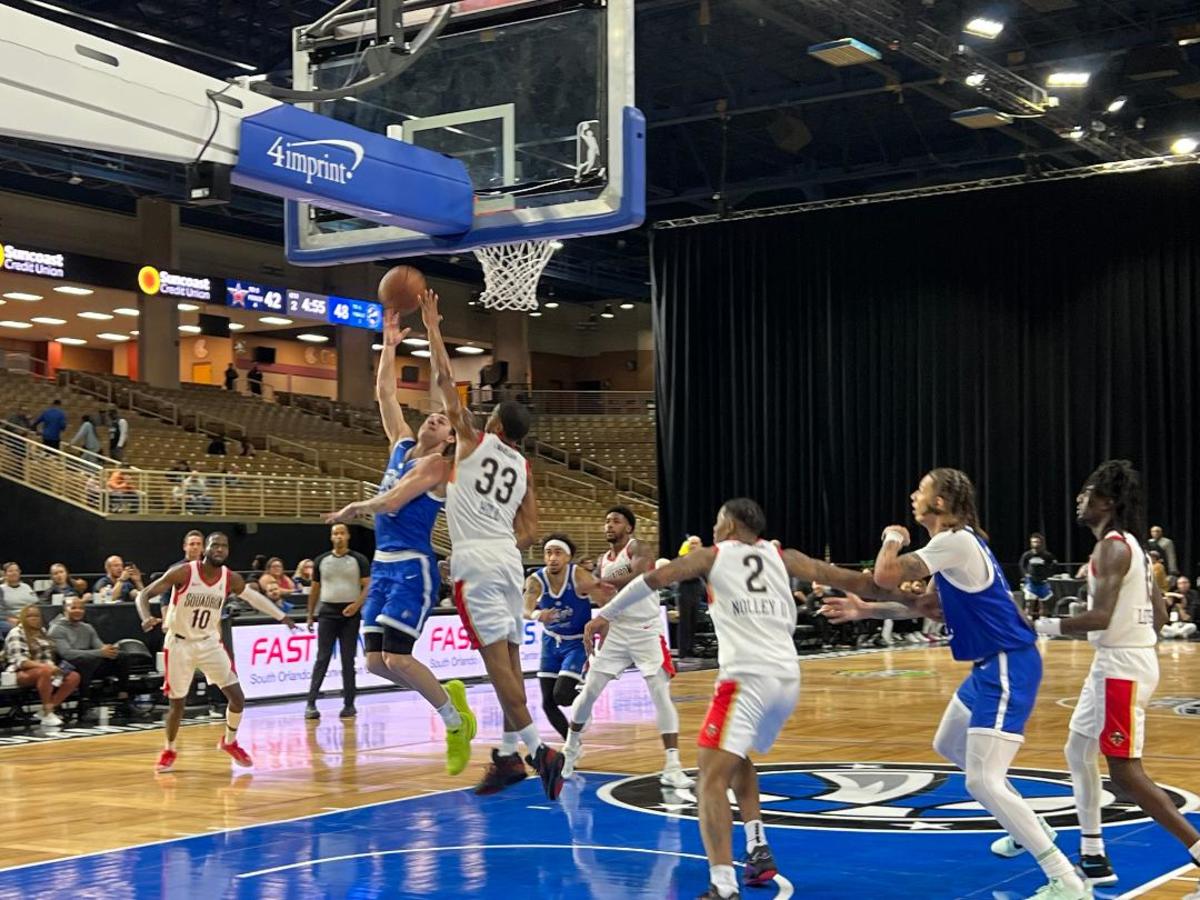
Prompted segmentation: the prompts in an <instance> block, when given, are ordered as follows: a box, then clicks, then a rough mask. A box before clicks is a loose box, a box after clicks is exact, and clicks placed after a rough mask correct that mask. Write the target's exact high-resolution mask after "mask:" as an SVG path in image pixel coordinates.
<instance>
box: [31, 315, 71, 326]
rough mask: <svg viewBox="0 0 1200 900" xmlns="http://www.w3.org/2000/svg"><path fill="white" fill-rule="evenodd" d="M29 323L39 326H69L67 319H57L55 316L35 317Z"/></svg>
mask: <svg viewBox="0 0 1200 900" xmlns="http://www.w3.org/2000/svg"><path fill="white" fill-rule="evenodd" d="M29 321H30V322H37V323H38V324H39V325H66V324H67V320H66V319H56V318H55V317H54V316H34V317H33V318H32V319H30V320H29Z"/></svg>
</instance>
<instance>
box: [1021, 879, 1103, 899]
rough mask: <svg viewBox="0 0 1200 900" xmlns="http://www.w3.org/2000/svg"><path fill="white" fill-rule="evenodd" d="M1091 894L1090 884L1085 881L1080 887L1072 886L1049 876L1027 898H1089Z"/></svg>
mask: <svg viewBox="0 0 1200 900" xmlns="http://www.w3.org/2000/svg"><path fill="white" fill-rule="evenodd" d="M1093 896H1094V895H1093V894H1092V886H1091V885H1090V884H1088V883H1087V882H1086V881H1084V882H1083V887H1082V888H1073V887H1070V886H1069V885H1068V884H1067V883H1066V882H1064V881H1063V880H1062V879H1061V878H1051V879H1050V881H1049V882H1047V883H1046V884H1043V885H1042V886H1041V887H1040V888H1038V890H1037V892H1036V893H1035V894H1034V895H1033V896H1032V897H1030V898H1029V900H1091V898H1092V897H1093Z"/></svg>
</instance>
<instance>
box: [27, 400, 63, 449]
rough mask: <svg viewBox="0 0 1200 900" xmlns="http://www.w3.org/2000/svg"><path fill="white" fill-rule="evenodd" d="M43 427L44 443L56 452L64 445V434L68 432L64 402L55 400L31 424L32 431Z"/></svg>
mask: <svg viewBox="0 0 1200 900" xmlns="http://www.w3.org/2000/svg"><path fill="white" fill-rule="evenodd" d="M39 425H41V426H42V443H43V444H45V445H46V446H47V447H51V448H53V449H55V450H57V449H58V447H59V444H61V443H62V433H63V432H64V431H66V430H67V414H66V413H65V412H63V409H62V400H60V399H59V398H58V397H55V398H54V402H53V403H51V404H50V406H49V407H47V408H46V409H44V410H42V411H41V413H39V414H38V417H37V418H36V419H34V420H33V422H32V423H31V424H30V426H29V427H30V428H31V429H35V430H36V429H37V427H38V426H39Z"/></svg>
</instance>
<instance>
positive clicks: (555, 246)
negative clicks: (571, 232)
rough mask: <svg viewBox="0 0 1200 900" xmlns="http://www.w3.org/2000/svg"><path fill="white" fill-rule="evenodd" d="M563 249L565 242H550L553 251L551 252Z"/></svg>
mask: <svg viewBox="0 0 1200 900" xmlns="http://www.w3.org/2000/svg"><path fill="white" fill-rule="evenodd" d="M562 248H563V242H562V241H551V242H550V249H551V250H561V249H562Z"/></svg>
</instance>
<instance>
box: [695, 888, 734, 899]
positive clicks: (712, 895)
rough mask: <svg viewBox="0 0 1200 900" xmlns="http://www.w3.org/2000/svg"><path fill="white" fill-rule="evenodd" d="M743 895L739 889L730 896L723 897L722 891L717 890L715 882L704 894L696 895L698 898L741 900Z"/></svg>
mask: <svg viewBox="0 0 1200 900" xmlns="http://www.w3.org/2000/svg"><path fill="white" fill-rule="evenodd" d="M741 897H742V895H741V894H739V893H738V892H737V891H734V892H733V893H732V894H729V895H728V896H725V897H722V896H721V892H720V891H718V890H717V886H716V885H715V884H710V885H709V886H708V890H707V891H705V892H704V893H703V894H697V895H696V900H741Z"/></svg>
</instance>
